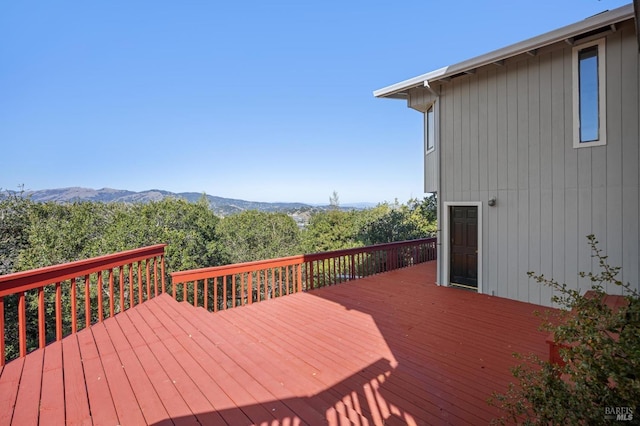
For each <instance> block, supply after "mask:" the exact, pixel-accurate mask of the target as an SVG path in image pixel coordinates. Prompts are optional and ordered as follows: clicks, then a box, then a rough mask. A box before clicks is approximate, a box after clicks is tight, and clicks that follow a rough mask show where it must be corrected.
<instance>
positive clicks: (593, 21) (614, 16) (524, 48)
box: [373, 4, 635, 99]
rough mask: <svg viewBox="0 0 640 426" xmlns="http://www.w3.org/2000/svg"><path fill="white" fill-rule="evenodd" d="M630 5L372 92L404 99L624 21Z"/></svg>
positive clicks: (629, 10) (384, 96)
mask: <svg viewBox="0 0 640 426" xmlns="http://www.w3.org/2000/svg"><path fill="white" fill-rule="evenodd" d="M634 16H635V15H634V9H633V4H628V5H626V6H622V7H619V8H617V9H614V10H611V11H607V12H603V13H600V14H598V15H595V16H592V17H590V18H587V19H585V20H582V21H579V22H576V23H574V24H571V25H567V26H565V27H562V28H558V29H557V30H554V31H551V32H548V33H545V34H542V35H539V36H536V37H533V38H530V39H527V40H524V41H521V42H519V43H516V44H512V45H510V46H507V47H503V48H502V49H498V50H494V51H493V52H489V53H486V54H484V55H480V56H477V57H475V58H471V59H468V60H466V61H462V62H459V63H457V64H455V65H451V66H448V67H444V68H440V69H439V70H436V71H432V72H428V73H426V74H422V75H419V76H417V77H414V78H410V79H408V80H405V81H401V82H400V83H396V84H393V85H391V86H387V87H384V88H382V89H379V90H376V91H375V92H373V95H374V96H375V97H377V98H403V99H404V98H406V93H402V92H403V91H405V90H408V89H410V88H413V87H417V86H424V84H425V82H426V83H429V82H433V81H437V80H441V79H444V78H447V77H450V76H453V75H456V74H460V73H464V72H467V71H471V70H473V69H476V68H478V67H482V66H485V65H489V64H493V63H499V62H500V61H503V60H505V59H507V58H511V57H514V56H517V55H520V54H523V53H526V52H531V51H534V50H536V49H539V48H541V47H544V46H548V45H550V44H553V43H557V42H559V41H562V40H566V39H569V38H572V37H576V36H578V35H580V34H584V33H587V32H589V31H593V30H597V29H598V28H602V27H604V26H607V25H611V24H615V23H618V22H622V21H626V20H627V19H632V18H634Z"/></svg>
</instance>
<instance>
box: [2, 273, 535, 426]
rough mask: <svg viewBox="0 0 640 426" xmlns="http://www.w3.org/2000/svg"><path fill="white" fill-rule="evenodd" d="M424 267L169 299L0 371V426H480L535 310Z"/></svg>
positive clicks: (529, 345) (526, 345)
mask: <svg viewBox="0 0 640 426" xmlns="http://www.w3.org/2000/svg"><path fill="white" fill-rule="evenodd" d="M434 277H435V263H433V262H430V263H427V264H423V265H418V266H414V267H411V268H406V269H402V270H398V271H393V272H388V273H385V274H380V275H377V276H374V277H369V278H365V279H361V280H358V281H355V282H351V283H345V284H340V285H337V286H333V287H329V288H324V289H320V290H315V291H312V292H309V293H300V294H295V295H291V296H286V297H283V298H281V299H275V300H271V301H268V302H261V303H257V304H254V305H251V306H246V307H242V308H236V309H231V310H228V311H224V312H219V313H216V314H212V313H208V312H206V311H204V310H203V309H202V308H198V309H196V308H193V307H192V306H189V305H187V304H185V303H179V302H176V301H175V300H173V299H172V298H171V297H170V296H168V295H163V296H160V297H157V298H155V299H152V300H151V301H148V302H145V303H144V304H142V305H139V306H137V307H135V308H133V309H131V310H129V311H126V312H124V313H121V314H118V315H116V316H115V317H113V318H110V319H107V320H106V321H104V322H103V323H101V324H97V325H94V326H92V327H90V328H89V329H86V330H83V331H81V332H79V333H78V334H76V335H72V336H69V337H67V338H65V339H63V340H62V341H61V342H57V343H55V344H52V345H49V346H47V347H46V348H45V349H44V350H38V351H36V352H33V353H31V354H29V355H28V356H27V357H26V358H22V359H18V360H15V361H12V362H10V363H8V364H7V365H6V366H5V367H4V369H3V370H1V371H0V425H6V424H14V425H29V424H38V422H40V424H54V425H55V424H64V423H67V424H111V425H116V424H121V425H139V424H166V425H170V424H179V425H182V424H193V425H196V424H202V425H217V424H229V425H243V424H264V425H276V424H282V425H295V424H311V425H315V424H326V423H329V424H336V425H337V424H361V425H367V424H382V423H383V422H384V423H386V424H455V425H458V424H487V423H488V422H489V421H490V419H491V418H492V417H493V416H495V415H496V414H498V413H497V411H496V409H495V408H493V407H490V406H488V405H487V404H486V399H487V397H488V396H489V395H490V394H491V392H492V391H494V390H499V391H503V390H505V388H506V384H507V383H508V382H509V381H510V380H511V375H510V373H509V367H510V366H512V365H514V364H515V360H514V358H513V357H512V355H511V354H512V353H513V352H514V351H519V352H535V353H537V354H539V355H541V356H544V355H545V354H546V353H547V346H546V344H545V337H546V335H545V333H541V332H538V331H537V326H538V324H539V319H538V318H537V317H535V316H534V315H532V312H533V311H534V310H535V309H539V307H537V306H535V305H529V304H525V303H520V302H515V301H511V300H506V299H500V298H496V297H490V296H485V295H478V294H475V293H471V292H468V291H464V290H457V289H451V288H444V287H437V286H436V285H434V284H433V282H434Z"/></svg>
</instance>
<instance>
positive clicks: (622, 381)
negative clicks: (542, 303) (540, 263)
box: [489, 235, 640, 425]
mask: <svg viewBox="0 0 640 426" xmlns="http://www.w3.org/2000/svg"><path fill="white" fill-rule="evenodd" d="M587 238H588V239H589V245H590V246H591V249H592V251H593V255H592V256H593V257H594V258H597V259H598V262H599V266H600V270H601V271H600V273H598V274H594V273H580V276H581V277H582V278H588V279H589V280H590V281H591V290H593V292H595V297H593V298H586V297H584V295H583V294H580V292H579V291H578V290H573V289H569V288H567V286H566V284H559V283H558V282H556V281H554V280H552V279H548V278H546V277H544V276H543V275H535V274H533V273H531V272H530V273H529V276H530V277H532V278H534V279H535V280H536V281H537V282H538V283H541V284H543V285H547V286H549V287H551V288H553V289H554V290H556V295H555V296H554V297H553V298H552V301H553V302H555V303H558V304H559V305H560V306H561V307H562V308H564V309H563V310H560V311H559V312H556V313H554V314H549V313H546V314H545V315H544V320H545V321H544V323H543V324H542V326H541V329H542V330H546V331H549V332H552V333H553V334H554V338H555V342H556V343H558V344H559V345H562V346H566V348H565V349H561V350H560V355H561V356H562V359H563V360H564V361H565V363H566V364H565V365H564V366H559V365H555V364H551V363H550V362H549V361H546V360H542V359H540V358H539V357H538V356H536V355H533V354H532V355H527V356H522V355H518V354H515V355H514V356H516V357H518V358H519V359H521V360H523V361H524V362H523V363H521V364H520V365H518V366H516V367H514V368H513V369H512V373H513V375H514V377H515V378H516V379H517V382H518V383H517V384H514V383H511V384H509V388H508V390H507V392H506V393H504V394H498V393H494V394H493V397H492V398H491V399H490V400H489V403H490V404H492V405H496V406H499V407H502V408H503V409H504V410H505V411H506V415H505V416H504V417H502V418H500V419H496V420H494V424H505V423H511V422H516V423H519V424H563V425H565V424H589V425H591V424H607V423H608V422H610V421H611V420H614V421H615V420H616V414H620V413H623V414H630V416H631V417H628V416H627V417H625V419H626V420H633V421H634V422H637V421H638V418H637V412H636V411H635V410H636V407H637V406H638V405H639V404H640V298H639V294H638V292H637V291H636V290H634V289H632V288H631V287H630V285H629V284H624V283H622V282H621V281H620V280H618V279H617V278H616V277H617V275H618V273H619V272H620V268H618V267H611V266H609V264H608V262H607V256H605V255H603V254H602V251H601V250H600V249H599V248H598V241H597V240H596V239H595V237H594V236H593V235H590V236H588V237H587ZM606 284H613V285H615V286H617V287H620V288H621V289H622V291H623V293H624V295H625V298H626V300H627V302H628V305H627V306H626V307H622V308H620V309H619V310H617V311H613V310H612V309H611V308H609V307H608V306H607V305H606V304H605V303H604V297H605V296H606V293H605V288H606ZM562 346H561V347H562ZM616 409H617V411H616Z"/></svg>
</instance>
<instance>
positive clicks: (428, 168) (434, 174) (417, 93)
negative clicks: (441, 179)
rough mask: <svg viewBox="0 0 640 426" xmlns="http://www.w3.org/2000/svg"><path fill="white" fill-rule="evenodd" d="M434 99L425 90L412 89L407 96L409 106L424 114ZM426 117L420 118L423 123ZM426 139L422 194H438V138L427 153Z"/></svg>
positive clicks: (424, 141)
mask: <svg viewBox="0 0 640 426" xmlns="http://www.w3.org/2000/svg"><path fill="white" fill-rule="evenodd" d="M435 99H436V97H435V96H434V95H433V93H431V92H430V91H428V90H426V89H414V90H413V91H412V92H411V93H410V95H409V106H410V107H411V108H414V109H417V110H418V111H420V112H422V113H424V112H426V111H427V108H428V107H429V106H430V105H431V104H432V103H433V102H434V101H435ZM438 106H439V105H436V108H435V115H436V117H435V118H436V122H437V121H438V116H439V112H438ZM425 118H426V116H424V114H423V117H422V120H423V123H424V120H425ZM426 137H427V135H426V134H424V139H423V151H424V152H423V155H424V192H438V157H437V156H438V149H439V147H438V145H439V144H438V142H437V140H438V138H437V137H436V144H435V149H433V150H431V151H430V152H429V153H427V151H426V148H427V144H426Z"/></svg>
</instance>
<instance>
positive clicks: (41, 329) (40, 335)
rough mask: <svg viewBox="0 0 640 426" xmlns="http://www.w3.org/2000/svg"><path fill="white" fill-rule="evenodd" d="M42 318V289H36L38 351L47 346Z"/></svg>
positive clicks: (43, 313)
mask: <svg viewBox="0 0 640 426" xmlns="http://www.w3.org/2000/svg"><path fill="white" fill-rule="evenodd" d="M44 316H45V312H44V287H38V346H39V348H40V349H42V348H44V346H45V345H46V344H47V335H46V330H45V326H44V325H45V317H44Z"/></svg>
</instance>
